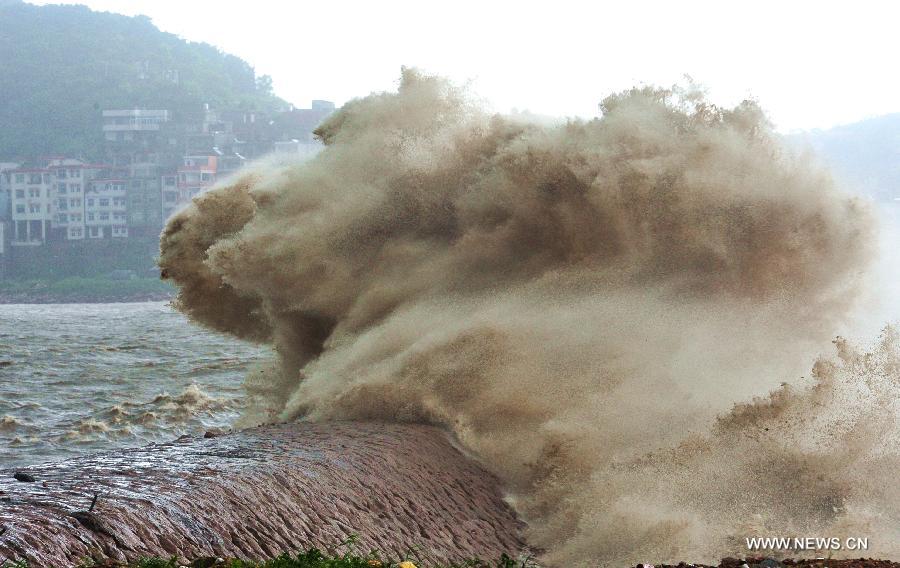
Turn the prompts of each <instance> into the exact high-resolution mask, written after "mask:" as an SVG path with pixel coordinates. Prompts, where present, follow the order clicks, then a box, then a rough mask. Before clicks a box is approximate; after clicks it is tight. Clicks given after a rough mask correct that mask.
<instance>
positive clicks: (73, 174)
mask: <svg viewBox="0 0 900 568" xmlns="http://www.w3.org/2000/svg"><path fill="white" fill-rule="evenodd" d="M48 169H49V170H50V173H51V175H52V179H53V205H54V210H55V215H54V218H53V223H52V227H53V228H61V229H64V230H65V233H66V238H67V239H71V240H80V239H83V238H84V184H85V182H86V181H87V180H88V179H89V177H90V174H91V173H92V170H91V169H90V167H86V166H85V165H84V164H59V165H56V166H50V167H49V168H48Z"/></svg>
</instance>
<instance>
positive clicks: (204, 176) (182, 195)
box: [162, 155, 218, 219]
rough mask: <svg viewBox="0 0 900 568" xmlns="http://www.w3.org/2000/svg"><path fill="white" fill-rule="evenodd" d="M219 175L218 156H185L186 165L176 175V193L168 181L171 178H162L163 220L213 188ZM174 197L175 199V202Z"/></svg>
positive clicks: (180, 167)
mask: <svg viewBox="0 0 900 568" xmlns="http://www.w3.org/2000/svg"><path fill="white" fill-rule="evenodd" d="M217 173H218V156H215V155H206V156H204V155H195V156H185V157H184V163H183V164H182V165H181V166H179V168H178V171H177V173H176V175H175V191H174V192H173V191H172V186H171V185H169V184H168V182H169V181H170V180H167V179H166V178H167V177H169V176H163V178H162V190H163V200H162V216H163V219H168V218H169V216H170V215H171V214H172V213H174V212H175V211H176V210H178V209H180V208H181V207H183V206H185V205H187V204H188V203H190V202H191V199H193V198H194V197H195V196H196V195H198V194H200V193H201V192H202V191H204V190H206V189H208V188H210V187H212V186H213V185H214V184H215V183H216V177H217ZM173 193H174V195H173ZM172 197H174V201H173V200H172Z"/></svg>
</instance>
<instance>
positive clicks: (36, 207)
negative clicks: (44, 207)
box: [28, 203, 41, 213]
mask: <svg viewBox="0 0 900 568" xmlns="http://www.w3.org/2000/svg"><path fill="white" fill-rule="evenodd" d="M28 212H29V213H40V212H41V206H40V205H35V204H34V203H32V204H31V205H29V206H28Z"/></svg>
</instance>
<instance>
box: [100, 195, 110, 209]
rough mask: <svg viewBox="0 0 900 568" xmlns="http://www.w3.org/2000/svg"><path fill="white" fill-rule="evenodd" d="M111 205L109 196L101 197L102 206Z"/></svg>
mask: <svg viewBox="0 0 900 568" xmlns="http://www.w3.org/2000/svg"><path fill="white" fill-rule="evenodd" d="M108 206H109V198H106V197H103V198H101V199H100V207H108Z"/></svg>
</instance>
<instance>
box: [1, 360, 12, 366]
mask: <svg viewBox="0 0 900 568" xmlns="http://www.w3.org/2000/svg"><path fill="white" fill-rule="evenodd" d="M12 364H13V362H12V361H0V367H9V366H11V365H12Z"/></svg>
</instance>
